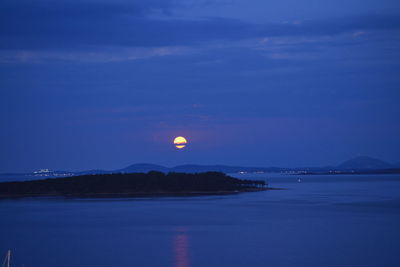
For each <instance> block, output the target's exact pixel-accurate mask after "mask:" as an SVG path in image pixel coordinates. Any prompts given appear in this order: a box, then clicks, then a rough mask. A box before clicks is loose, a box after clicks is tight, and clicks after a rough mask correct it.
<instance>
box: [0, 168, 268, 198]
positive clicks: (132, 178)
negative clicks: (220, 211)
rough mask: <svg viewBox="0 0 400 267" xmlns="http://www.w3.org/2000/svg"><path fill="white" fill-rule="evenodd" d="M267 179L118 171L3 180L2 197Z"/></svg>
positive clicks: (240, 187)
mask: <svg viewBox="0 0 400 267" xmlns="http://www.w3.org/2000/svg"><path fill="white" fill-rule="evenodd" d="M265 187H266V182H265V181H261V180H242V179H237V178H233V177H230V176H227V175H226V174H224V173H221V172H204V173H195V174H190V173H174V172H171V173H168V174H165V173H162V172H158V171H150V172H148V173H127V174H122V173H115V174H96V175H83V176H74V177H68V178H51V179H44V180H33V181H23V182H3V183H0V197H1V196H2V197H10V196H43V195H55V196H57V195H65V196H68V195H71V196H73V195H77V196H79V195H80V196H84V195H96V194H110V195H118V194H126V195H135V194H138V195H140V194H166V193H193V192H204V193H212V192H216V193H217V192H235V191H250V190H262V189H264V188H265Z"/></svg>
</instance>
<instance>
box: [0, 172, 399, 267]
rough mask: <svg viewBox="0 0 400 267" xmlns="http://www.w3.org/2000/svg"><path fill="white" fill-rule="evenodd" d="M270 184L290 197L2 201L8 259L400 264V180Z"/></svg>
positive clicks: (190, 264) (307, 179) (29, 264)
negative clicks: (11, 254)
mask: <svg viewBox="0 0 400 267" xmlns="http://www.w3.org/2000/svg"><path fill="white" fill-rule="evenodd" d="M268 176H269V177H270V178H268V179H267V181H268V182H269V183H270V185H271V186H273V187H281V188H286V190H274V191H266V192H256V193H243V194H238V195H224V196H204V197H179V198H151V199H123V200H118V199H112V200H96V199H86V200H79V199H74V200H73V199H60V198H58V199H23V200H7V201H0V214H1V218H0V252H1V253H5V252H6V250H7V249H11V250H12V253H13V263H12V266H18V267H21V266H22V264H25V266H26V267H64V266H78V267H79V266H85V267H87V266H104V267H111V266H119V267H124V266H130V267H131V266H140V267H145V266H155V267H158V266H167V267H168V266H176V267H195V266H205V267H207V266H218V267H219V266H231V267H238V266H245V267H251V266H263V267H264V266H363V267H365V266H400V251H399V249H400V176H398V175H397V176H396V175H390V176H384V175H379V176H376V175H374V176H365V175H357V176H356V175H354V176H303V177H301V182H298V178H299V177H298V176H286V177H285V176H278V177H277V176H275V177H271V176H270V175H263V176H259V177H256V178H257V179H259V178H260V177H268ZM241 177H243V176H241ZM250 177H254V176H247V178H250ZM1 260H2V259H1Z"/></svg>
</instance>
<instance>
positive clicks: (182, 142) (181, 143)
mask: <svg viewBox="0 0 400 267" xmlns="http://www.w3.org/2000/svg"><path fill="white" fill-rule="evenodd" d="M186 144H187V140H186V138H185V137H183V136H178V137H176V138H175V139H174V145H175V147H176V148H177V149H182V148H184V147H185V146H186Z"/></svg>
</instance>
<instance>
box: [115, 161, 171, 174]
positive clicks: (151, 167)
mask: <svg viewBox="0 0 400 267" xmlns="http://www.w3.org/2000/svg"><path fill="white" fill-rule="evenodd" d="M149 171H159V172H169V171H170V168H167V167H164V166H161V165H157V164H149V163H138V164H132V165H129V166H128V167H126V168H123V169H119V170H115V171H114V172H122V173H134V172H149Z"/></svg>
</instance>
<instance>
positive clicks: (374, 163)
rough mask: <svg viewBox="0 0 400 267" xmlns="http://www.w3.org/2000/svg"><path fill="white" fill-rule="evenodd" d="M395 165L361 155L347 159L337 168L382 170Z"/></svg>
mask: <svg viewBox="0 0 400 267" xmlns="http://www.w3.org/2000/svg"><path fill="white" fill-rule="evenodd" d="M394 167H395V166H394V165H392V164H390V163H388V162H385V161H382V160H379V159H375V158H371V157H366V156H361V157H356V158H353V159H350V160H347V161H345V162H343V163H341V164H339V165H338V166H337V167H336V168H337V169H339V170H380V169H390V168H394Z"/></svg>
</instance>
